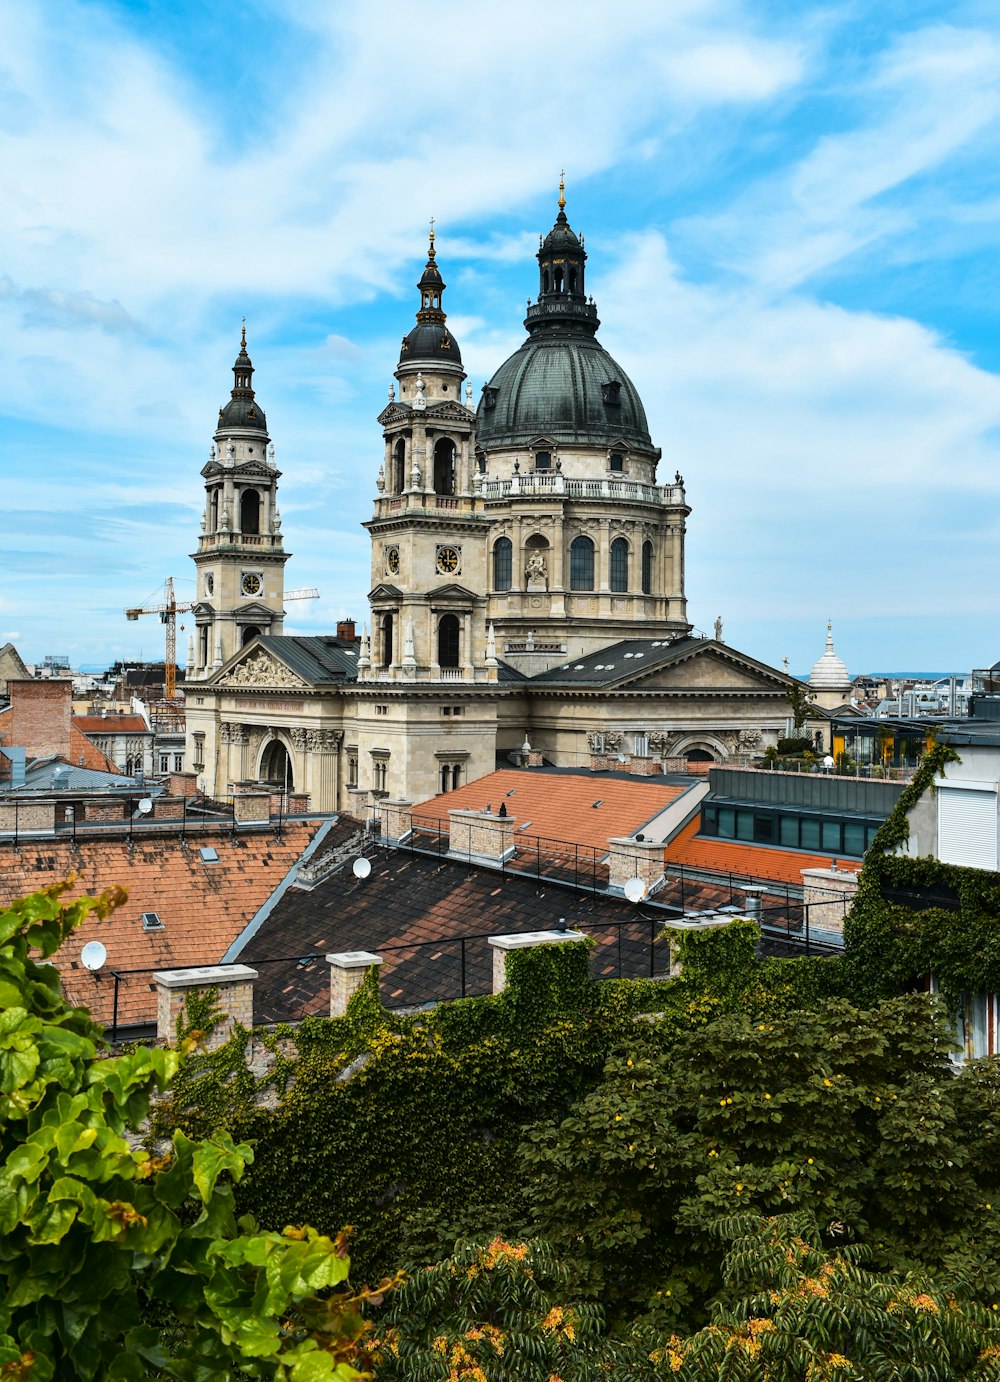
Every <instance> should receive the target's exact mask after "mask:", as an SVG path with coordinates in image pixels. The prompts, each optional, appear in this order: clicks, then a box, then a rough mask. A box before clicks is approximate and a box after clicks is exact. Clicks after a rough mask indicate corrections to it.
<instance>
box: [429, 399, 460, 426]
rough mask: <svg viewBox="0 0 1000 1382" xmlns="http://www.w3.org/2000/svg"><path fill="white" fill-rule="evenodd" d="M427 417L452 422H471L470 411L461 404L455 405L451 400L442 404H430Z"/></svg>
mask: <svg viewBox="0 0 1000 1382" xmlns="http://www.w3.org/2000/svg"><path fill="white" fill-rule="evenodd" d="M424 416H425V417H428V418H430V417H435V418H439V419H440V418H447V419H449V420H450V421H452V422H464V423H466V424H468V422H469V410H468V408H463V406H462V404H461V403H453V402H452V401H451V399H450V398H449V399H446V400H445V401H444V402H441V403H428V405H427V411H426V413H425V414H424Z"/></svg>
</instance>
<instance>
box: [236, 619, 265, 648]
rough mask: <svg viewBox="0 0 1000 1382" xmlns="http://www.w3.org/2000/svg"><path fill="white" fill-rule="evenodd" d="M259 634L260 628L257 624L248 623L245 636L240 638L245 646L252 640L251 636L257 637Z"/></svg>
mask: <svg viewBox="0 0 1000 1382" xmlns="http://www.w3.org/2000/svg"><path fill="white" fill-rule="evenodd" d="M259 634H260V629H258V628H257V626H256V625H255V624H248V625H247V626H246V628H245V629H244V630H243V637H242V639H241V640H240V642H241V643H242V645H243V647H244V648H245V647H246V645H247V644H248V643H249V642H250V640H251V638H256V637H257V636H258V635H259Z"/></svg>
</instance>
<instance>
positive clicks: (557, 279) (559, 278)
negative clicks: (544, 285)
mask: <svg viewBox="0 0 1000 1382" xmlns="http://www.w3.org/2000/svg"><path fill="white" fill-rule="evenodd" d="M552 280H553V287H554V288H555V290H556V292H557V293H561V292H562V290H563V271H562V269H559V268H556V269H553V271H552Z"/></svg>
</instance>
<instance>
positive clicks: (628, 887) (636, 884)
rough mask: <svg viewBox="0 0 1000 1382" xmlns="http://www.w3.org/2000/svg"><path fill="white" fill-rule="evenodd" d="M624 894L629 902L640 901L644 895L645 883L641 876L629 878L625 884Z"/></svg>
mask: <svg viewBox="0 0 1000 1382" xmlns="http://www.w3.org/2000/svg"><path fill="white" fill-rule="evenodd" d="M625 896H626V897H627V898H628V900H629V902H641V901H642V899H643V898H644V897H645V896H646V885H645V883H644V882H643V881H642V879H641V878H630V879H629V880H628V882H627V883H626V884H625Z"/></svg>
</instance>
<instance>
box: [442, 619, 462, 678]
mask: <svg viewBox="0 0 1000 1382" xmlns="http://www.w3.org/2000/svg"><path fill="white" fill-rule="evenodd" d="M458 641H459V623H458V617H457V615H454V614H442V616H441V622H440V624H438V666H439V667H457V666H458V665H459V664H458Z"/></svg>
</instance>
